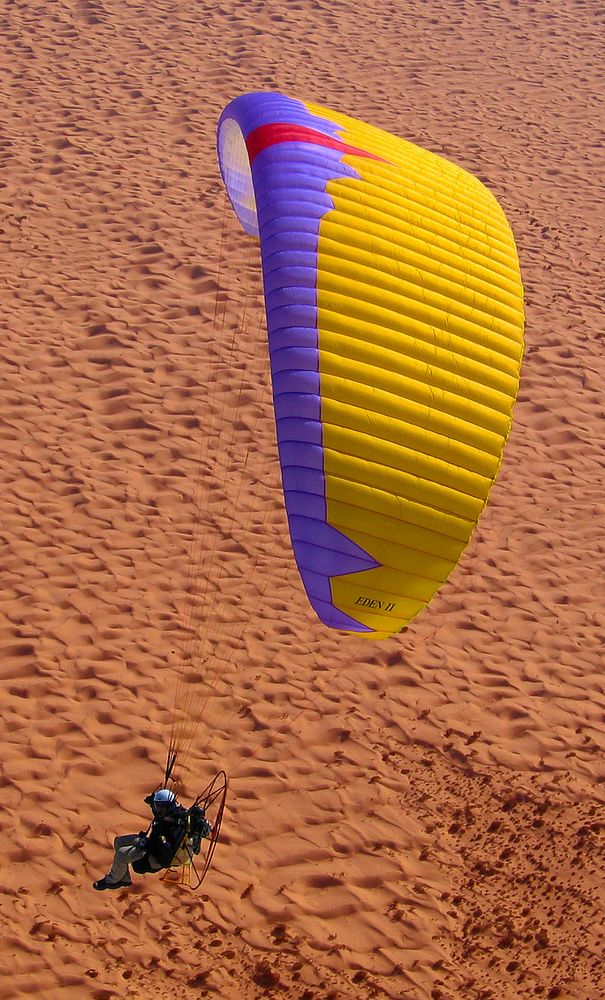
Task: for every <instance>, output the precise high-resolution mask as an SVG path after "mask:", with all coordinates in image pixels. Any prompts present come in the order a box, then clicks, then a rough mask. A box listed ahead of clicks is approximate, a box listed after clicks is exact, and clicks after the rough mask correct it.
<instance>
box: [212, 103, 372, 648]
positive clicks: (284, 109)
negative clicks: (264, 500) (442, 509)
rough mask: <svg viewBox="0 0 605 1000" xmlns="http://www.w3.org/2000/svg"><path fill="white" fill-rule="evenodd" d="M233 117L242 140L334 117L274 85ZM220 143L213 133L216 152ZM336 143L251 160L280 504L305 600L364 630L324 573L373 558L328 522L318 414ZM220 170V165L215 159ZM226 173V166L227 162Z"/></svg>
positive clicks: (283, 146) (335, 622)
mask: <svg viewBox="0 0 605 1000" xmlns="http://www.w3.org/2000/svg"><path fill="white" fill-rule="evenodd" d="M225 118H230V119H232V120H234V121H235V122H237V124H238V125H239V127H240V129H241V132H242V135H243V137H244V140H245V139H246V138H247V137H248V135H250V133H251V132H253V131H254V130H255V129H257V128H258V127H259V126H261V125H268V124H275V123H288V124H296V125H303V126H306V127H308V128H311V129H315V130H316V131H317V132H322V133H324V134H325V135H329V136H332V137H337V136H338V131H339V126H338V125H336V123H334V122H330V121H327V120H326V119H323V118H318V117H316V116H314V115H312V114H311V113H310V112H309V111H308V110H307V108H306V107H305V105H304V104H302V103H301V102H299V101H294V100H291V99H290V98H286V97H283V96H282V95H280V94H263V93H260V94H247V95H243V96H242V97H239V98H236V99H235V101H232V102H231V104H230V105H229V106H228V108H227V109H226V110H225V112H223V116H222V117H221V121H220V122H219V135H220V128H221V123H222V122H223V120H224V119H225ZM220 148H221V143H220V139H219V158H220ZM341 156H342V152H341V151H340V150H338V149H331V148H329V147H326V146H319V145H315V144H313V142H301V141H284V142H281V141H280V142H275V143H274V144H272V145H268V146H266V147H265V148H264V149H261V150H260V151H259V152H257V154H256V156H255V158H254V162H253V164H252V181H253V185H254V195H255V201H256V213H257V222H258V231H259V233H260V242H261V256H262V265H263V281H264V291H265V304H266V311H267V327H268V333H269V354H270V359H271V374H272V380H273V397H274V402H275V418H276V426H277V438H278V445H279V455H280V462H281V466H282V481H283V487H284V496H285V501H286V511H287V514H288V522H289V526H290V535H291V538H292V545H293V549H294V555H295V558H296V562H297V565H298V568H299V571H300V574H301V577H302V580H303V584H304V586H305V590H306V592H307V595H308V597H309V600H310V602H311V604H312V606H313V608H314V609H315V611H316V613H317V614H318V615H319V617H320V618H321V620H322V621H323V622H325V624H327V625H330V626H331V627H333V628H340V629H346V630H348V631H358V632H370V631H372V630H371V629H368V628H367V627H366V626H365V625H362V624H361V623H360V622H358V621H356V620H355V619H353V618H350V617H349V616H348V615H345V614H343V613H342V612H341V611H339V610H338V609H337V608H335V607H334V605H333V604H332V595H331V587H330V578H331V577H332V576H336V575H343V574H346V573H355V572H358V571H361V570H367V569H370V568H372V567H374V566H377V565H378V564H377V563H376V561H375V560H373V559H372V558H371V557H370V556H369V555H368V553H367V552H365V551H364V550H363V549H361V548H360V547H359V546H358V545H356V544H355V543H354V542H352V541H351V540H350V539H349V538H347V537H346V536H345V535H343V534H342V532H340V531H338V530H337V529H336V528H333V527H332V526H331V525H329V524H328V523H327V521H326V485H325V475H324V450H323V436H322V423H321V395H320V376H319V347H318V340H319V333H318V329H317V266H318V257H317V248H318V242H319V227H320V223H321V219H322V218H323V216H324V215H325V214H326V212H329V211H330V210H331V209H332V208H333V207H334V206H333V202H332V199H331V198H330V196H329V195H328V194H327V193H326V184H327V182H328V181H329V180H330V179H332V178H334V177H341V176H349V177H357V176H358V175H357V174H356V173H355V171H354V170H352V169H351V168H350V167H348V166H346V165H345V164H343V163H342V162H341ZM221 169H222V167H221ZM222 172H223V176H225V170H224V169H223V171H222Z"/></svg>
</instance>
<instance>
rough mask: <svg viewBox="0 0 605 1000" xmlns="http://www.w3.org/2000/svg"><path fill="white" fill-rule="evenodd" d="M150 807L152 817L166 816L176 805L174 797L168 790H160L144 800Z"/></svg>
mask: <svg viewBox="0 0 605 1000" xmlns="http://www.w3.org/2000/svg"><path fill="white" fill-rule="evenodd" d="M145 802H148V803H149V805H150V806H151V809H152V812H153V814H154V816H158V817H162V816H167V815H168V813H169V812H170V811H171V809H172V807H173V805H175V803H176V795H175V794H174V792H171V791H170V789H169V788H160V789H159V790H158V791H157V792H152V794H151V795H148V796H147V798H146V799H145Z"/></svg>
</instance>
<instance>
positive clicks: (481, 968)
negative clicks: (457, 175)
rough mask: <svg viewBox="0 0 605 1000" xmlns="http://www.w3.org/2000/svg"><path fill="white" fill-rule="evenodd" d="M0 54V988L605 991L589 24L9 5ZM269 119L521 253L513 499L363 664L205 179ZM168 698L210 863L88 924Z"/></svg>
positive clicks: (488, 993)
mask: <svg viewBox="0 0 605 1000" xmlns="http://www.w3.org/2000/svg"><path fill="white" fill-rule="evenodd" d="M0 27H1V30H2V41H3V46H2V53H3V54H2V58H1V60H0V81H1V91H2V96H3V108H4V111H3V116H2V126H1V131H0V155H1V160H2V171H1V173H0V204H1V216H2V218H1V222H0V228H1V232H2V240H1V243H0V256H1V268H0V287H1V293H0V302H1V310H0V316H1V322H2V330H3V344H2V349H1V351H0V381H1V392H0V448H1V462H0V476H1V483H2V488H1V490H0V541H1V548H0V552H1V557H0V558H1V570H2V575H1V591H0V602H1V603H0V640H1V658H0V679H1V683H0V706H1V712H0V718H1V729H2V762H1V765H0V776H1V798H0V805H1V810H0V825H1V830H2V842H1V845H0V847H1V855H2V863H1V867H0V887H1V891H2V901H1V906H0V930H1V934H2V943H1V945H0V998H2V1000H20V998H22V997H36V998H39V1000H111V998H132V1000H147V998H151V997H154V998H162V1000H164V998H167V1000H170V998H177V997H178V998H179V1000H194V998H199V997H203V996H213V997H218V998H223V1000H256V998H260V997H266V996H273V997H288V998H293V1000H354V998H355V1000H358V998H374V997H375V998H393V1000H395V998H396V1000H400V998H410V1000H520V998H539V1000H554V998H559V1000H599V998H603V997H605V967H604V964H603V952H604V931H605V926H604V924H605V898H604V897H605V889H604V881H603V876H604V873H605V857H604V851H603V839H604V831H605V815H604V808H603V805H604V788H603V780H604V777H605V768H604V761H603V750H604V747H605V676H604V670H603V665H604V655H603V650H604V640H605V597H604V588H603V580H604V579H605V499H604V493H603V481H604V477H605V404H604V400H605V397H604V394H603V383H604V379H605V356H604V353H603V343H604V341H603V327H602V319H601V313H602V310H603V305H604V301H605V297H604V293H603V284H602V278H601V280H599V277H600V275H599V272H600V270H601V268H602V260H603V210H602V205H603V182H604V175H603V161H604V156H603V153H604V148H605V147H604V143H603V77H602V53H603V42H604V27H605V16H604V14H603V11H602V9H601V7H600V6H599V5H598V4H596V3H595V2H585V3H583V2H580V0H563V2H561V3H557V4H554V3H549V2H547V0H537V2H535V3H528V4H520V3H517V2H514V0H511V2H505V0H492V2H486V3H473V2H472V0H461V2H456V0H436V2H434V3H420V4H418V3H416V4H412V3H410V2H408V0H364V2H358V0H267V2H261V0H249V2H247V3H244V2H241V0H223V2H219V3H217V4H211V3H208V2H206V0H203V2H201V0H200V2H196V0H191V2H189V3H184V2H182V0H146V2H142V0H48V2H39V3H33V2H25V0H7V2H6V3H5V4H4V6H3V7H2V13H1V14H0ZM264 89H266V90H277V91H282V92H284V93H286V94H289V95H291V96H294V97H300V98H303V99H308V100H313V101H316V102H319V103H322V104H325V105H327V106H328V107H331V108H335V109H337V110H339V111H342V112H345V113H347V114H351V115H353V116H355V117H359V118H362V119H363V120H364V121H367V122H371V123H372V124H374V125H378V126H380V127H382V128H385V129H387V130H388V131H390V132H393V133H394V134H396V135H400V136H402V137H404V138H406V139H409V140H411V141H412V142H415V143H417V144H419V145H421V146H423V147H425V148H427V149H430V150H433V151H434V152H436V153H439V154H441V155H443V156H446V157H448V158H450V159H452V160H454V161H455V162H456V163H459V164H460V165H461V166H463V167H465V168H466V169H468V170H470V171H471V172H472V173H474V174H475V175H477V176H478V177H480V178H481V180H482V181H483V182H484V183H485V184H486V185H487V186H488V187H489V188H490V189H491V190H492V191H493V192H494V194H495V195H496V197H497V198H498V200H499V202H500V204H501V205H502V207H503V208H504V211H505V212H506V215H507V217H508V219H509V221H510V223H511V226H512V229H513V231H514V233H515V237H516V241H517V245H518V250H519V256H520V262H521V270H522V275H523V280H524V285H525V295H526V321H527V322H526V356H525V361H524V366H523V372H522V380H521V388H520V394H519V399H518V403H517V406H516V409H515V416H514V424H513V429H512V433H511V437H510V440H509V443H508V445H507V449H506V453H505V458H504V462H503V465H502V468H501V472H500V475H499V478H498V480H497V482H496V484H495V486H494V488H493V491H492V494H491V499H490V503H489V505H488V507H487V509H486V511H485V513H484V515H483V516H482V518H481V521H480V523H479V527H478V529H477V531H476V532H475V534H474V536H473V539H472V542H471V544H470V546H469V547H468V549H467V550H466V552H465V554H464V556H463V558H462V560H461V562H460V564H459V566H458V567H457V569H456V571H455V572H454V573H453V575H452V576H451V578H450V579H449V580H448V582H447V583H446V584H445V585H444V587H443V588H442V589H441V591H440V592H439V594H438V595H437V597H436V598H435V599H434V601H433V602H432V603H431V604H430V606H429V608H428V609H427V610H426V611H425V612H424V613H423V614H422V615H420V616H419V617H418V619H417V620H416V621H415V622H414V623H413V624H412V625H411V626H410V627H409V628H408V629H407V630H406V631H405V632H404V633H403V634H401V635H400V636H397V637H395V638H393V639H390V640H387V641H383V642H378V643H372V642H368V641H364V640H363V639H361V638H355V637H352V636H347V635H343V634H340V633H338V632H333V631H328V630H327V629H326V628H325V627H323V626H322V625H321V624H320V623H319V622H318V621H317V620H316V619H315V618H314V616H313V614H312V612H311V609H310V608H309V605H308V602H307V599H306V597H305V594H304V592H303V590H302V587H301V585H300V581H299V578H298V574H297V572H296V568H295V566H294V562H293V558H292V555H291V550H290V547H289V542H288V534H287V525H286V520H285V515H284V512H283V504H282V502H281V494H280V485H279V473H278V469H277V459H276V446H275V440H274V437H275V435H274V425H273V417H272V411H271V388H270V384H269V383H270V379H269V371H268V361H267V356H266V353H267V352H266V343H265V328H264V320H263V313H262V292H261V278H260V267H259V258H258V247H257V245H256V244H255V242H254V241H253V240H251V239H249V238H247V237H246V236H245V235H244V234H243V233H242V232H240V230H239V227H238V224H237V221H236V220H235V218H234V217H233V213H232V212H231V209H230V206H229V205H228V203H227V200H226V197H225V193H224V188H223V184H222V181H221V178H220V175H219V173H218V169H217V162H216V153H215V134H216V123H217V119H218V117H219V114H220V112H221V111H222V109H223V108H224V107H225V105H226V104H227V103H228V102H229V101H230V100H231V99H232V98H233V97H235V96H237V95H238V94H240V93H245V92H247V91H251V90H264ZM183 666H184V674H183V676H184V680H185V681H187V682H192V683H187V684H186V685H185V686H184V687H183V686H179V685H178V683H177V679H178V677H179V676H180V670H181V668H183ZM196 671H199V673H198V674H196ZM202 675H203V677H204V679H205V683H201V682H200V680H199V677H200V676H202ZM188 692H189V693H188ZM190 696H191V701H190V702H186V699H187V698H189V697H190ZM175 704H176V708H177V710H178V711H180V712H185V713H187V712H188V713H189V716H188V718H189V719H192V718H193V719H194V720H195V726H193V727H192V728H190V729H189V730H188V731H187V753H186V754H183V757H182V760H181V762H180V765H182V767H181V772H180V774H179V780H180V782H181V784H180V785H179V788H180V789H181V794H182V797H183V798H184V800H187V799H191V798H193V797H194V796H195V795H196V794H197V792H198V791H200V790H201V788H202V787H203V786H204V784H206V782H207V781H208V780H209V779H210V777H212V775H213V773H214V772H216V771H217V770H219V769H221V768H224V770H225V771H226V772H227V774H228V776H229V780H230V789H229V796H228V799H227V805H226V811H225V816H224V821H223V827H222V831H221V839H220V842H219V845H218V848H217V851H216V854H215V858H214V865H213V867H212V869H211V870H210V872H209V874H208V876H207V878H206V880H205V881H204V883H203V885H202V887H201V889H200V890H199V891H198V892H197V893H194V892H191V891H188V890H186V889H179V888H176V887H174V886H169V885H165V884H164V883H162V882H161V881H160V880H159V879H158V878H157V877H153V876H146V877H143V878H138V879H137V880H136V882H135V885H134V886H133V888H132V889H126V890H121V891H119V892H105V893H96V892H94V891H93V890H92V888H91V883H92V881H93V880H94V879H95V878H98V877H99V876H100V875H102V874H103V873H104V872H105V871H106V870H107V867H108V865H109V861H110V858H111V843H112V840H113V837H114V836H115V834H117V833H129V832H136V831H137V830H140V829H144V828H145V827H146V825H147V821H148V812H147V807H146V806H145V804H144V802H143V797H144V796H145V795H146V794H147V793H148V792H149V791H150V790H152V789H153V788H155V787H156V786H157V785H158V784H159V783H160V782H161V780H162V772H163V766H164V761H165V756H166V748H167V745H168V740H169V738H170V732H171V725H172V720H173V717H174V711H175V708H174V706H175Z"/></svg>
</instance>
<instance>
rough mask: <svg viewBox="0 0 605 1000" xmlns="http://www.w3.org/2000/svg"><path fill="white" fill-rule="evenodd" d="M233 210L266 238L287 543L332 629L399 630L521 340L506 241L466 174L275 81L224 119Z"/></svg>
mask: <svg viewBox="0 0 605 1000" xmlns="http://www.w3.org/2000/svg"><path fill="white" fill-rule="evenodd" d="M218 155H219V164H220V169H221V172H222V176H223V179H224V182H225V185H226V188H227V191H228V193H229V197H230V199H231V202H232V205H233V207H234V210H235V212H236V213H237V215H238V217H239V219H240V221H241V223H242V226H243V228H244V229H245V230H246V232H248V233H250V234H251V235H253V236H256V237H258V238H259V240H260V250H261V258H262V267H263V281H264V294H265V304H266V314H267V328H268V335H269V351H270V359H271V372H272V381H273V395H274V401H275V419H276V427H277V437H278V444H279V455H280V461H281V468H282V482H283V488H284V496H285V503H286V510H287V515H288V522H289V527H290V534H291V538H292V545H293V549H294V554H295V557H296V562H297V564H298V568H299V571H300V574H301V577H302V581H303V584H304V586H305V589H306V592H307V595H308V597H309V600H310V602H311V604H312V606H313V608H314V609H315V611H316V612H317V614H318V615H319V617H320V619H321V620H322V621H323V622H325V624H327V625H329V626H332V627H334V628H337V629H343V630H346V631H350V632H358V633H361V634H365V635H368V636H369V637H373V638H380V637H384V636H388V635H392V634H394V633H395V632H398V631H400V630H401V629H402V628H403V627H405V625H406V624H408V622H409V621H410V620H411V619H412V618H414V617H415V615H417V614H418V612H419V611H421V610H422V608H424V606H425V605H426V604H427V603H428V601H430V599H431V598H432V596H433V595H434V593H435V592H436V590H437V589H438V588H439V587H440V586H441V584H442V583H443V582H444V581H445V580H446V578H447V577H448V575H449V573H450V572H451V571H452V569H453V568H454V566H455V565H456V563H457V561H458V559H459V558H460V555H461V553H462V551H463V550H464V548H465V546H466V545H467V543H468V541H469V538H470V536H471V533H472V531H473V528H474V526H475V524H476V523H477V519H478V517H479V515H480V513H481V511H482V510H483V507H484V506H485V503H486V501H487V496H488V492H489V489H490V487H491V485H492V483H493V481H494V478H495V476H496V474H497V472H498V468H499V466H500V463H501V460H502V452H503V448H504V444H505V441H506V438H507V435H508V433H509V429H510V424H511V414H512V407H513V403H514V400H515V397H516V394H517V387H518V381H519V372H520V365H521V358H522V353H523V292H522V286H521V279H520V274H519V264H518V259H517V253H516V250H515V244H514V240H513V237H512V234H511V231H510V227H509V225H508V223H507V221H506V219H505V217H504V214H503V212H502V210H501V208H500V207H499V205H498V203H497V202H496V200H495V198H494V197H493V195H492V194H491V193H490V192H489V191H488V190H487V189H486V188H485V187H484V186H483V184H481V182H480V181H479V180H477V179H476V178H475V177H473V176H472V175H471V174H469V173H467V172H466V171H465V170H463V169H461V168H460V167H457V166H455V165H454V164H452V163H450V162H449V161H447V160H444V159H442V158H441V157H439V156H436V155H435V154H433V153H430V152H427V151H426V150H423V149H420V148H419V147H417V146H415V145H413V144H411V143H409V142H406V141H405V140H403V139H399V138H396V137H395V136H392V135H389V134H388V133H386V132H383V131H381V130H380V129H377V128H373V127H371V126H369V125H366V124H364V123H363V122H360V121H357V120H355V119H353V118H349V117H347V116H345V115H342V114H339V113H337V112H333V111H329V110H327V109H326V108H322V107H319V106H318V105H315V104H311V103H308V102H302V101H298V100H293V99H291V98H288V97H285V96H283V95H281V94H275V93H256V94H246V95H243V96H241V97H238V98H236V99H235V100H234V101H232V102H231V104H229V106H228V107H227V108H226V109H225V111H224V112H223V114H222V116H221V119H220V121H219V126H218Z"/></svg>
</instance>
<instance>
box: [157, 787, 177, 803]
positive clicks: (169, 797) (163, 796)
mask: <svg viewBox="0 0 605 1000" xmlns="http://www.w3.org/2000/svg"><path fill="white" fill-rule="evenodd" d="M152 801H153V804H154V805H158V804H159V803H160V802H164V803H166V805H168V804H171V803H172V802H176V795H175V794H174V792H171V791H170V789H169V788H160V789H159V791H157V792H154V793H153V799H152Z"/></svg>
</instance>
